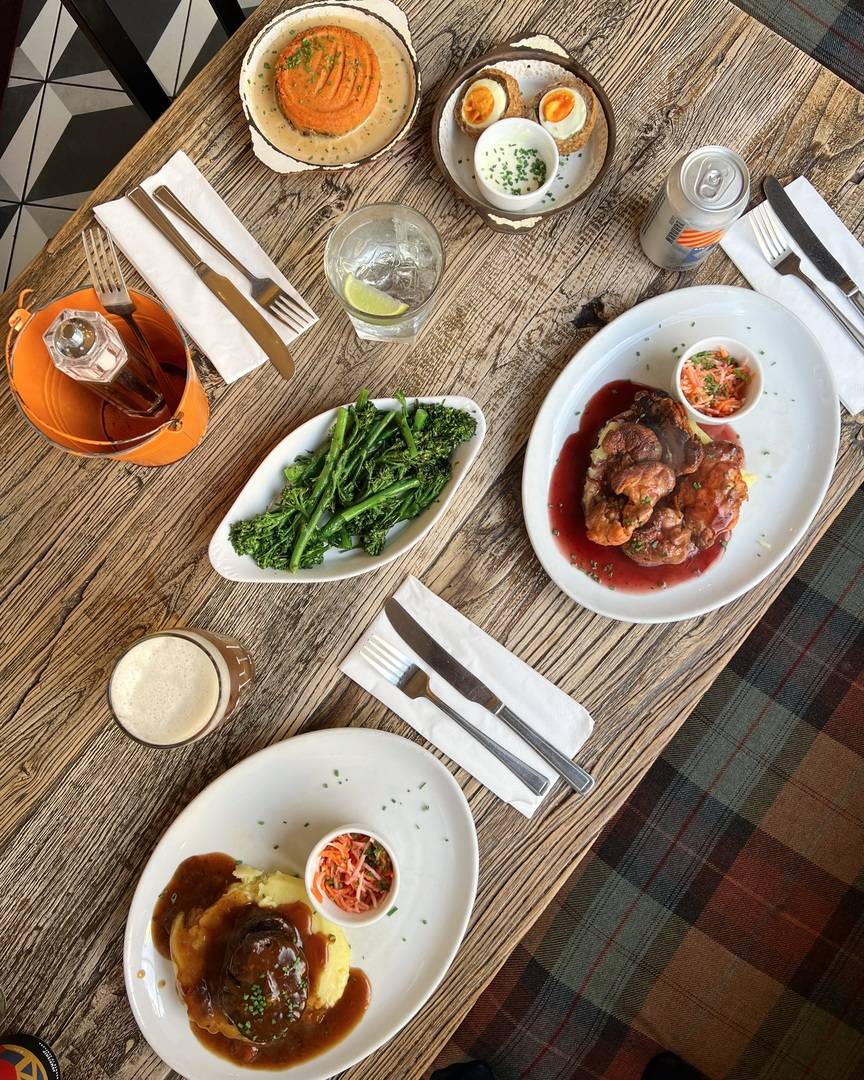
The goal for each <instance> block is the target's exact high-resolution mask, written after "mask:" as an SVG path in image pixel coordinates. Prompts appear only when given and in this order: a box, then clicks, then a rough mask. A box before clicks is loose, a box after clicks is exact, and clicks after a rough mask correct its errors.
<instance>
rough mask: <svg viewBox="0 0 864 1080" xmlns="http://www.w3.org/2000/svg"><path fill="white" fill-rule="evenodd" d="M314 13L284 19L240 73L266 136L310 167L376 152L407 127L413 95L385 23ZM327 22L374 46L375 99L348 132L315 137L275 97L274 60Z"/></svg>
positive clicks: (336, 11)
mask: <svg viewBox="0 0 864 1080" xmlns="http://www.w3.org/2000/svg"><path fill="white" fill-rule="evenodd" d="M322 10H323V9H322V8H316V9H315V12H317V14H310V15H307V16H305V17H303V18H296V19H294V18H291V19H286V20H285V21H284V23H283V26H282V28H281V30H280V32H279V33H278V34H275V35H274V37H273V38H272V39H271V41H270V42H269V43H268V45H267V47H266V49H265V50H264V51H262V52H259V53H258V56H257V58H256V61H255V66H253V67H250V68H249V70H247V71H246V73H245V74H244V75H243V76H242V78H243V80H244V83H245V86H244V91H245V96H246V101H247V103H248V106H249V111H250V113H251V116H252V119H253V120H254V121H255V124H256V126H257V127H258V130H259V131H260V132H261V134H262V135H263V136H264V138H265V139H267V141H268V142H269V143H271V144H272V145H273V146H275V147H277V148H278V149H279V150H281V151H282V152H283V153H285V154H290V155H291V157H293V158H297V159H298V160H299V161H307V162H309V163H310V164H314V165H344V164H345V163H346V162H350V161H359V160H360V159H362V158H365V157H368V156H369V155H370V154H374V153H375V152H376V151H377V150H380V149H381V148H382V147H383V146H386V145H387V144H388V143H389V142H391V141H392V140H393V139H394V138H395V137H396V136H397V135H398V134H399V132H400V131H401V130H402V128H403V127H404V126H405V124H406V122H407V120H408V117H409V116H410V115H411V109H412V107H413V105H414V98H415V95H416V92H417V91H416V84H415V79H414V68H413V66H412V64H411V61H410V58H409V57H408V54H407V52H406V51H405V48H404V46H402V45H401V43H400V42H399V39H398V38H397V37H396V35H395V34H394V33H393V31H392V30H391V29H390V28H389V26H387V24H386V23H385V22H383V21H382V20H380V19H375V18H371V17H366V18H362V17H359V16H356V15H354V16H351V15H349V14H344V13H343V12H344V9H340V8H338V7H334V8H333V9H331V10H327V12H326V15H325V16H323V17H322ZM322 23H327V24H328V25H331V26H342V27H345V28H346V29H348V30H353V31H354V32H355V33H357V34H360V35H361V36H362V37H364V38H365V39H366V41H368V43H369V44H370V45H371V46H372V48H373V49H374V51H375V53H376V55H377V57H378V64H379V66H380V69H381V86H380V89H379V92H378V100H377V102H376V104H375V107H374V109H373V110H372V112H371V113H370V115H369V116H368V117H367V118H366V120H364V122H363V123H362V124H360V125H359V126H358V127H356V128H354V129H353V131H349V132H348V133H347V134H346V135H339V136H334V135H313V134H307V133H305V132H302V131H298V130H297V129H296V128H295V127H293V126H292V125H291V124H290V123H289V122H288V120H286V118H285V117H284V115H283V114H282V110H281V109H280V108H279V104H278V102H277V100H276V87H275V75H276V61H277V60H278V58H279V56H280V54H281V53H282V50H283V49H284V48H285V46H286V45H287V44H288V43H289V42H290V41H291V39H292V38H294V37H295V36H296V35H297V34H299V33H301V32H302V31H303V30H307V29H310V28H311V27H314V26H320V25H321V24H322Z"/></svg>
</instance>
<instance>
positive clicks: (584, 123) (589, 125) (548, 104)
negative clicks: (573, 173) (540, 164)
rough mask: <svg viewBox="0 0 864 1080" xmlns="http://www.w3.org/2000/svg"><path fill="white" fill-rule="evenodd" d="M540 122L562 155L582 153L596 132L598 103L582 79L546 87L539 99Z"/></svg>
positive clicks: (538, 117) (538, 114) (538, 112)
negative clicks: (578, 151)
mask: <svg viewBox="0 0 864 1080" xmlns="http://www.w3.org/2000/svg"><path fill="white" fill-rule="evenodd" d="M536 108H537V120H538V122H539V123H540V124H541V125H542V126H543V127H544V128H545V129H546V131H548V132H549V134H550V135H551V136H552V138H553V139H554V140H555V142H556V144H557V146H558V151H559V153H562V154H572V153H573V152H574V151H576V150H581V149H582V147H583V146H584V145H585V143H586V142H587V141H588V138H589V136H590V135H591V131H592V130H593V128H594V121H595V118H596V114H597V99H596V98H595V96H594V92H593V90H592V89H591V87H590V86H588V85H587V84H586V83H584V82H582V80H581V79H574V80H573V81H572V82H568V83H559V84H555V85H553V86H549V87H547V88H546V89H545V90H544V91H543V92H542V93H541V94H540V96H539V98H538V99H537V106H536Z"/></svg>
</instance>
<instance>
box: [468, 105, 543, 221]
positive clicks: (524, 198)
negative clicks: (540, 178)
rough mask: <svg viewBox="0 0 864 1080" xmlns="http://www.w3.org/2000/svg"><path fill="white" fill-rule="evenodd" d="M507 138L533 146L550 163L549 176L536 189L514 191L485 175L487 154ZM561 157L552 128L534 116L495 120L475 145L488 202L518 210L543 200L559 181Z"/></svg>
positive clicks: (476, 169) (478, 172) (476, 166)
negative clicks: (546, 126) (501, 186)
mask: <svg viewBox="0 0 864 1080" xmlns="http://www.w3.org/2000/svg"><path fill="white" fill-rule="evenodd" d="M506 142H516V143H518V144H520V145H522V146H526V147H532V148H533V149H535V150H536V151H537V153H538V154H539V155H540V157H541V158H542V159H543V164H544V165H545V166H546V180H545V181H544V182H543V183H542V184H541V185H540V186H539V187H538V188H537V189H536V190H535V191H530V192H526V193H525V194H524V195H511V194H510V193H509V192H507V191H504V190H502V189H501V188H500V187H498V186H497V185H496V184H492V183H490V182H489V181H488V180H487V179H486V177H485V176H484V175H483V160H484V157H485V156H486V155H488V154H491V153H493V152H494V148H495V147H496V146H499V145H500V144H501V143H506ZM558 161H559V159H558V147H557V146H556V145H555V140H554V139H553V138H552V136H551V135H550V134H549V132H548V131H546V130H545V129H544V128H543V127H541V125H540V124H538V123H536V121H534V120H526V119H525V118H524V117H521V116H511V117H508V118H507V119H506V120H499V121H498V122H497V123H495V124H491V125H490V126H489V127H488V128H486V130H485V131H484V132H483V134H482V135H481V136H480V138H479V139H478V140H477V142H476V145H475V147H474V176H475V178H476V180H477V187H478V188H479V189H480V191H481V192H482V194H483V197H484V198H485V199H486V201H487V202H489V203H491V204H492V205H493V206H497V207H499V208H500V209H502V210H510V211H517V212H518V211H521V210H528V209H530V208H531V207H532V206H537V204H538V203H540V202H542V201H543V199H544V197H545V195H546V192H547V191H548V190H549V189H550V188H551V187H552V185H553V184H554V183H555V177H556V176H557V175H558Z"/></svg>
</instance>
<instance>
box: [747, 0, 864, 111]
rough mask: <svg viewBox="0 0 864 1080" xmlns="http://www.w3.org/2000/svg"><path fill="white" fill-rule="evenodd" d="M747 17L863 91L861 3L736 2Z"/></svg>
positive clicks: (802, 0)
mask: <svg viewBox="0 0 864 1080" xmlns="http://www.w3.org/2000/svg"><path fill="white" fill-rule="evenodd" d="M735 3H736V4H737V5H738V7H740V8H743V10H744V11H746V12H747V13H748V15H752V16H753V18H754V19H758V20H759V21H760V22H762V23H765V25H766V26H769V27H770V28H771V29H772V30H774V31H776V32H777V33H778V34H780V35H782V36H783V37H785V38H786V39H787V40H788V41H791V42H792V44H793V45H797V46H798V48H799V49H802V50H803V51H804V52H805V53H807V54H808V55H809V56H812V57H813V59H814V60H818V61H819V63H820V64H824V65H825V67H827V68H830V69H831V70H832V71H833V72H834V73H835V74H836V75H839V76H840V78H841V79H845V80H846V82H848V83H851V85H852V86H854V87H855V88H856V89H857V90H861V91H864V0H735Z"/></svg>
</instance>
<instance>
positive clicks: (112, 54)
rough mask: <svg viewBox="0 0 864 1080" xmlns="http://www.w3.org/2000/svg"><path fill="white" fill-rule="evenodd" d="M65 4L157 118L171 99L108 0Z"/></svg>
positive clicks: (124, 82)
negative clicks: (109, 5)
mask: <svg viewBox="0 0 864 1080" xmlns="http://www.w3.org/2000/svg"><path fill="white" fill-rule="evenodd" d="M63 5H64V6H65V7H66V8H67V10H68V11H69V14H70V15H71V16H72V18H73V19H74V20H75V22H76V23H78V25H79V26H80V27H81V30H82V31H83V33H84V34H85V36H86V37H87V39H88V40H89V41H90V43H91V44H92V45H93V47H94V48H95V49H96V50H97V52H99V53H100V55H101V56H102V57H103V59H104V60H105V63H106V64H107V65H108V67H109V68H110V69H111V71H112V72H113V73H114V75H116V77H117V79H118V80H119V81H120V84H121V86H123V87H124V88H125V89H126V90H127V91H128V92H129V96H130V97H131V98H132V99H133V100H134V101H136V102H137V103H138V104H139V105H140V106H141V108H142V109H143V110H144V112H146V113H147V115H148V116H149V117H150V119H151V120H158V119H159V117H160V116H161V115H162V113H163V112H165V110H166V109H167V108H168V106H169V105H170V104H171V99H170V98H169V97H168V95H167V94H166V93H165V91H164V90H163V89H162V86H161V84H160V82H159V80H158V79H157V78H156V76H155V75H154V74H153V72H152V71H151V70H150V68H149V67H148V65H147V61H146V60H145V59H144V58H143V57H142V56H141V54H140V53H139V52H138V50H137V49H136V48H135V46H134V44H133V43H132V39H131V38H130V37H129V35H128V34H127V33H126V31H125V30H124V29H123V26H122V24H121V23H120V20H119V19H118V18H117V16H116V15H115V14H114V12H113V11H112V10H111V8H110V7H108V4H107V3H106V2H105V0H63ZM235 6H236V5H235Z"/></svg>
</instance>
